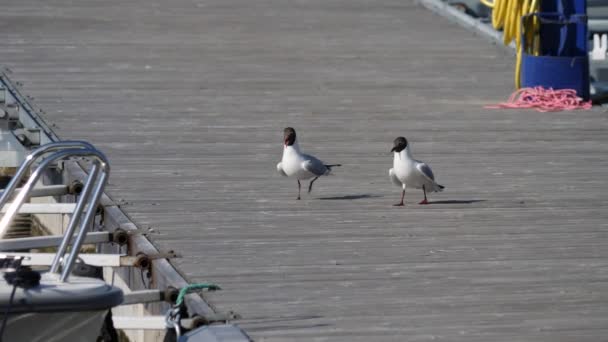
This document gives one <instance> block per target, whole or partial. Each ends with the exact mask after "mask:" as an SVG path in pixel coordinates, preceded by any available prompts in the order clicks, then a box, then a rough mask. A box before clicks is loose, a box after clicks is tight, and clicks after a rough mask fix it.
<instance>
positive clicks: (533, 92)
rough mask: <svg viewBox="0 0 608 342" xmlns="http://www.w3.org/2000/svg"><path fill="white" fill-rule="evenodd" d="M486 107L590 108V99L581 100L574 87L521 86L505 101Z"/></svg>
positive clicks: (545, 109)
mask: <svg viewBox="0 0 608 342" xmlns="http://www.w3.org/2000/svg"><path fill="white" fill-rule="evenodd" d="M484 108H488V109H498V108H508V109H520V108H534V109H536V110H537V111H539V112H558V111H561V110H575V109H591V101H583V99H581V98H580V97H578V96H576V90H574V89H558V90H553V88H549V89H545V88H543V87H534V88H521V89H519V90H517V91H515V92H514V93H513V94H512V95H511V97H509V100H508V101H507V102H502V103H499V104H496V105H491V106H485V107H484Z"/></svg>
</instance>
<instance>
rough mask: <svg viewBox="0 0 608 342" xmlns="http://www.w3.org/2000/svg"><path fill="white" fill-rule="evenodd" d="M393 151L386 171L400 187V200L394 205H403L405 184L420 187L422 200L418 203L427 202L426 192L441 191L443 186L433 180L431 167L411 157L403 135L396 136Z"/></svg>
mask: <svg viewBox="0 0 608 342" xmlns="http://www.w3.org/2000/svg"><path fill="white" fill-rule="evenodd" d="M393 144H394V145H393V149H392V150H391V152H394V158H393V168H391V169H390V170H389V171H388V174H389V176H390V178H391V181H392V182H393V184H395V185H396V186H398V187H402V188H403V191H402V192H401V202H399V203H397V204H395V205H396V206H403V198H404V197H405V188H406V186H409V187H413V188H416V189H422V191H423V192H424V200H422V202H420V203H419V204H429V201H427V199H426V192H427V191H428V192H435V191H437V192H438V191H443V189H444V186H443V185H439V184H437V183H436V182H435V176H434V175H433V171H431V168H430V167H429V166H428V165H426V164H425V163H423V162H421V161H418V160H416V159H414V158H413V157H412V151H411V150H410V146H409V145H408V143H407V140H406V139H405V138H404V137H398V138H397V139H395V141H394V143H393Z"/></svg>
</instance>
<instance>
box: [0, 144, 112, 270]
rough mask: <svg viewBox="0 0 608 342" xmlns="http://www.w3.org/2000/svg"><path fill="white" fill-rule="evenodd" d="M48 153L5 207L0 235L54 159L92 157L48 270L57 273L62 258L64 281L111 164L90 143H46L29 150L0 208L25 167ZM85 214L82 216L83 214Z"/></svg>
mask: <svg viewBox="0 0 608 342" xmlns="http://www.w3.org/2000/svg"><path fill="white" fill-rule="evenodd" d="M44 155H47V156H46V157H45V158H44V159H43V160H42V161H41V162H40V164H39V165H38V167H37V168H36V169H35V170H34V172H32V174H31V175H30V177H29V179H28V180H27V182H26V183H25V185H24V186H23V187H22V189H21V191H20V192H19V193H18V194H17V196H15V199H14V200H13V202H12V203H11V205H10V206H9V207H8V209H7V210H6V213H5V214H4V216H3V217H2V220H0V238H2V237H4V235H5V233H6V231H7V229H8V227H9V226H10V223H11V222H12V220H13V218H14V216H15V214H16V213H17V212H18V211H19V208H21V205H22V204H23V203H24V202H25V201H26V200H27V199H28V197H29V193H30V191H31V190H32V189H33V187H34V185H35V184H36V182H37V181H38V179H40V177H41V176H42V173H43V171H44V170H45V169H46V168H47V167H48V166H49V165H50V164H51V163H53V162H55V161H57V160H60V159H66V158H70V157H87V158H90V159H92V162H93V165H92V167H91V170H90V173H89V177H88V178H87V181H86V183H85V185H84V188H83V190H82V192H81V194H80V198H79V199H78V202H77V203H76V207H75V209H74V213H73V214H72V217H71V219H70V222H69V224H68V227H67V229H66V231H65V234H64V236H63V240H62V241H61V244H60V246H59V248H58V250H57V254H55V258H54V259H53V263H52V265H51V269H50V272H52V273H59V268H60V267H59V266H60V265H61V262H62V260H63V268H62V271H61V278H60V279H61V281H66V280H67V279H68V277H69V275H70V272H71V271H72V267H73V266H74V263H75V262H76V259H77V257H78V253H79V251H80V248H81V247H82V244H83V243H84V240H85V238H86V235H87V231H88V228H89V226H90V225H91V223H92V222H93V218H94V216H95V212H96V211H97V204H98V203H99V200H100V199H101V196H102V194H103V190H104V188H105V185H106V183H107V180H108V176H109V173H110V164H109V163H108V160H107V158H106V157H105V156H104V155H103V153H101V152H100V151H99V150H97V149H96V148H95V147H94V146H93V145H91V144H89V143H88V142H86V141H62V142H55V143H50V144H46V145H44V146H41V147H40V148H38V149H36V150H34V151H33V152H32V153H30V154H29V155H28V156H27V157H26V158H25V160H24V161H23V163H22V164H21V166H20V167H19V170H17V173H16V174H15V176H14V177H13V178H12V180H11V182H10V183H9V184H8V185H7V187H6V189H5V190H4V192H3V193H2V197H0V208H3V207H4V205H6V203H7V202H8V200H9V199H10V198H11V197H12V195H13V193H14V192H15V189H17V185H18V184H19V182H21V180H22V179H23V178H24V177H25V175H26V172H27V170H29V169H30V167H31V166H32V165H33V164H34V162H35V161H36V160H38V159H39V158H40V157H42V156H44ZM83 213H84V217H83V216H82V214H83ZM78 223H80V226H79V230H78V235H77V236H76V238H75V239H74V242H73V244H72V249H71V251H70V254H69V255H68V256H67V257H66V258H64V254H65V253H66V251H67V248H68V246H69V245H70V241H71V240H72V236H73V235H74V231H75V230H76V226H78Z"/></svg>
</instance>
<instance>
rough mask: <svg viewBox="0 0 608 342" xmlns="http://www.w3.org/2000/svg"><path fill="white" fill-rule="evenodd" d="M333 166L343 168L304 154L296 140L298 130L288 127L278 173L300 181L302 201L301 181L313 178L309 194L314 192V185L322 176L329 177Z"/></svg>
mask: <svg viewBox="0 0 608 342" xmlns="http://www.w3.org/2000/svg"><path fill="white" fill-rule="evenodd" d="M333 166H341V165H340V164H333V165H328V164H324V163H323V162H322V161H320V160H319V159H317V158H315V157H313V156H311V155H309V154H305V153H302V151H300V146H299V145H298V140H297V139H296V130H295V129H293V128H291V127H287V128H285V130H284V131H283V159H281V162H280V163H278V164H277V171H279V173H280V174H281V175H283V176H285V177H292V176H295V177H296V179H297V180H298V199H300V189H301V187H302V186H301V184H300V181H301V180H306V179H310V178H313V177H314V178H313V180H312V181H310V184H309V185H308V192H309V193H310V192H311V191H312V183H314V181H316V180H317V178H319V177H321V176H325V175H328V174H329V173H330V172H331V168H332V167H333Z"/></svg>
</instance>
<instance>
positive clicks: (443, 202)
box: [429, 200, 486, 204]
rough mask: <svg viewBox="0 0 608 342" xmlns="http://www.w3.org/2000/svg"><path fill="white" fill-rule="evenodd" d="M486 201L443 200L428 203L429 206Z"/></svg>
mask: <svg viewBox="0 0 608 342" xmlns="http://www.w3.org/2000/svg"><path fill="white" fill-rule="evenodd" d="M485 201H486V200H444V201H429V204H473V203H478V202H485Z"/></svg>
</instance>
